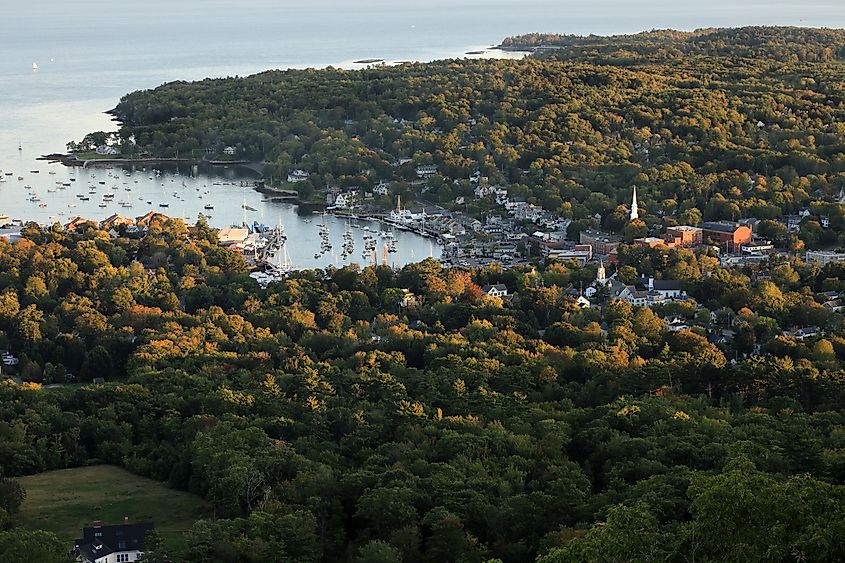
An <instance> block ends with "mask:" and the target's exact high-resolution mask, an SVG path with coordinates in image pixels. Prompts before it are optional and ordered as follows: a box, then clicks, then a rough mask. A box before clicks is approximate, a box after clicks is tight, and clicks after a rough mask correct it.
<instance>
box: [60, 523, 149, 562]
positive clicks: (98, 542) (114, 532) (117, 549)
mask: <svg viewBox="0 0 845 563" xmlns="http://www.w3.org/2000/svg"><path fill="white" fill-rule="evenodd" d="M153 530H155V525H154V524H153V523H152V522H140V523H137V524H118V525H115V526H103V525H102V524H100V523H99V522H95V523H94V525H93V526H89V527H86V528H83V529H82V537H81V538H79V539H77V540H76V543H75V545H74V547H73V550H72V551H71V555H73V557H75V559H76V561H78V562H79V563H132V562H134V561H137V560H138V559H139V558H140V557H141V554H142V553H143V547H144V538H145V536H146V534H147V532H151V531H153Z"/></svg>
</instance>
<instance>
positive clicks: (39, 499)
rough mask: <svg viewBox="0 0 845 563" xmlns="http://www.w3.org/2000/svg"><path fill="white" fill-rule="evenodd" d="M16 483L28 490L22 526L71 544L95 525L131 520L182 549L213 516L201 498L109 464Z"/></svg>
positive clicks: (20, 515)
mask: <svg viewBox="0 0 845 563" xmlns="http://www.w3.org/2000/svg"><path fill="white" fill-rule="evenodd" d="M18 481H19V482H20V483H21V485H23V487H24V488H25V489H26V500H24V502H23V505H22V506H21V511H20V514H19V515H18V517H17V518H18V520H19V521H20V523H21V524H22V525H24V526H26V527H28V528H39V529H42V530H49V531H51V532H53V533H55V534H56V535H57V536H59V538H60V539H62V540H64V541H67V542H68V543H70V542H72V541H73V540H74V539H75V538H77V537H79V536H80V535H81V533H82V528H83V527H84V526H90V525H91V522H93V521H94V520H101V521H102V522H103V524H119V523H121V522H123V518H124V517H128V518H129V521H130V522H139V521H152V522H154V523H155V526H156V530H157V531H159V532H162V535H163V536H164V537H165V540H166V541H167V543H168V544H169V545H170V546H171V547H173V548H176V549H179V548H180V547H181V546H182V543H183V541H182V540H183V538H182V532H184V531H185V530H187V529H188V528H190V526H191V524H193V523H194V521H196V520H198V519H200V518H207V517H209V516H210V515H211V509H210V507H209V506H208V504H207V503H206V502H205V501H204V500H203V499H202V498H200V497H198V496H196V495H192V494H190V493H186V492H183V491H176V490H173V489H170V488H168V487H167V486H166V485H164V484H162V483H159V482H158V481H153V480H151V479H145V478H144V477H138V476H137V475H133V474H132V473H129V472H128V471H126V470H124V469H120V468H119V467H114V466H111V465H97V466H93V467H79V468H76V469H62V470H59V471H49V472H47V473H39V474H38V475H30V476H29V477H20V478H18Z"/></svg>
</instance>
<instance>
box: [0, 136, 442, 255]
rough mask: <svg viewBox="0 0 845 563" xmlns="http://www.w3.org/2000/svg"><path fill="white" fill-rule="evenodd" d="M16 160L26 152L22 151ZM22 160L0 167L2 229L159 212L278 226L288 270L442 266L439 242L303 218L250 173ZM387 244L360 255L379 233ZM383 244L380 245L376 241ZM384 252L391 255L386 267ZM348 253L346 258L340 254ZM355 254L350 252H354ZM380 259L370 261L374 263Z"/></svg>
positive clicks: (366, 223)
mask: <svg viewBox="0 0 845 563" xmlns="http://www.w3.org/2000/svg"><path fill="white" fill-rule="evenodd" d="M22 149H23V150H22V151H21V152H25V151H26V147H25V146H24V147H22ZM27 161H28V159H25V158H23V156H22V157H21V158H20V159H18V162H17V163H15V164H14V165H12V166H10V165H9V164H8V162H6V163H0V223H3V224H15V223H17V224H21V223H26V222H29V221H34V222H36V223H39V224H42V225H50V224H54V223H61V224H63V225H64V224H67V223H68V222H70V221H71V220H72V219H74V218H75V217H83V218H85V219H89V220H93V221H102V220H104V219H106V218H109V217H111V216H113V215H118V216H121V217H126V218H130V219H131V218H136V217H141V216H143V215H144V214H147V213H149V212H151V211H152V212H159V213H162V214H165V215H167V216H170V217H178V218H182V219H183V220H184V221H185V222H186V223H188V224H192V223H194V222H196V221H197V219H198V218H199V216H200V215H202V216H203V217H205V218H206V219H207V221H208V223H209V224H210V225H212V226H214V227H218V228H221V229H222V228H231V227H233V226H234V227H239V228H247V230H249V229H253V228H254V226H255V225H267V226H270V227H271V228H272V227H273V226H277V225H279V224H281V225H283V226H284V228H285V230H286V235H287V237H288V239H287V242H288V244H287V246H288V249H287V250H288V253H289V260H288V264H289V267H290V268H293V269H306V268H324V267H327V266H330V265H334V266H337V267H341V266H343V265H347V264H353V263H357V264H362V265H364V264H372V263H374V262H375V263H379V264H382V263H386V264H389V265H391V266H402V265H405V264H407V263H410V262H416V261H419V260H422V259H425V258H428V257H432V258H440V256H441V252H442V250H441V246H440V244H439V243H438V241H437V239H436V238H432V237H431V236H427V237H424V236H422V235H421V234H420V232H422V231H419V230H418V232H414V230H412V229H411V228H408V226H405V225H402V226H401V228H400V226H397V225H390V224H388V223H387V222H386V221H385V220H386V219H389V218H388V217H386V216H382V217H379V216H378V214H361V215H355V216H354V217H352V216H349V215H350V214H348V213H346V214H344V213H341V212H339V213H337V214H333V213H331V212H329V213H324V214H319V213H315V214H308V213H306V214H303V213H302V212H301V210H299V209H298V206H297V205H296V203H295V202H294V201H292V200H291V199H285V198H280V197H278V194H274V195H271V194H268V193H262V192H261V191H259V190H258V189H257V188H258V187H260V186H261V185H262V184H261V182H260V177H259V176H258V175H257V174H256V173H255V171H254V170H251V169H249V168H247V167H242V166H238V165H227V166H219V165H209V164H193V165H190V164H173V163H166V164H161V163H159V164H156V165H155V166H153V165H149V164H146V163H138V164H135V165H115V164H111V163H109V164H100V165H98V166H90V167H84V168H83V167H67V166H62V165H60V164H49V163H47V162H45V161H38V160H36V159H34V158H33V159H32V160H31V161H29V162H27ZM388 232H390V233H391V238H390V240H389V241H387V240H385V241H383V242H380V243H377V244H376V245H375V247H374V248H373V249H372V250H374V251H375V252H372V251H370V252H368V253H367V255H364V253H363V252H364V248H365V247H367V245H368V244H369V245H372V244H373V243H372V242H370V243H368V242H367V241H368V240H371V238H370V237H373V236H376V235H378V233H388ZM380 240H381V239H380ZM384 244H388V250H389V252H387V253H386V256H387V259H386V260H385V252H384ZM344 247H345V248H349V249H350V251H349V252H345V251H344ZM353 248H354V251H352V249H353ZM374 254H375V255H377V256H376V258H375V260H374V257H373V255H374Z"/></svg>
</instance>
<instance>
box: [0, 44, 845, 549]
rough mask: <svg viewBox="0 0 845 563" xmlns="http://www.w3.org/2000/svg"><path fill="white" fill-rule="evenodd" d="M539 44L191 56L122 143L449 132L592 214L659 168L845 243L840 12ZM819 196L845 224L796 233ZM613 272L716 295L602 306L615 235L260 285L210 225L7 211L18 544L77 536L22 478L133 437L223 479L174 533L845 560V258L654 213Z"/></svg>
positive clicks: (270, 160)
mask: <svg viewBox="0 0 845 563" xmlns="http://www.w3.org/2000/svg"><path fill="white" fill-rule="evenodd" d="M506 45H507V46H514V47H516V46H536V45H546V46H555V47H556V48H555V49H544V50H543V53H538V56H536V57H532V58H529V59H526V60H522V61H466V60H464V61H458V60H454V61H443V62H437V63H432V64H407V65H399V66H396V67H390V68H387V67H378V68H370V69H366V70H360V71H344V70H338V69H325V70H304V71H285V72H279V71H272V72H266V73H262V74H258V75H255V76H251V77H246V78H226V79H217V80H206V81H202V82H197V83H185V82H178V83H172V84H167V85H164V86H162V87H160V88H157V89H155V90H150V91H145V92H136V93H132V94H129V95H127V96H126V97H124V99H123V100H121V102H120V105H119V106H118V107H117V109H116V114H117V115H118V116H119V117H120V118H121V119H122V120H123V122H124V126H123V127H122V129H121V130H120V132H119V133H118V134H117V136H116V138H115V142H119V143H121V145H122V147H123V148H124V149H125V150H126V152H128V153H129V154H141V153H149V154H153V155H158V156H174V155H175V154H176V153H177V152H178V153H179V154H180V155H187V154H202V155H212V156H214V157H216V156H217V155H219V154H220V153H221V152H222V151H223V149H224V147H227V146H231V147H236V149H237V155H238V157H244V158H249V159H254V160H262V161H265V162H267V164H268V167H269V169H270V170H271V173H273V174H276V175H277V176H281V175H284V174H285V173H286V172H289V171H290V170H292V169H295V168H300V169H304V170H306V171H307V172H310V173H312V179H310V180H309V181H308V182H306V184H308V183H311V184H312V185H311V188H312V189H313V188H317V187H318V186H319V185H325V184H332V183H339V184H346V185H366V184H367V183H371V182H377V181H378V180H379V179H382V178H395V177H397V176H398V177H400V178H402V177H403V175H405V176H406V177H405V179H406V180H409V179H411V177H412V176H413V165H415V164H424V163H432V162H433V163H436V164H438V166H439V167H438V173H439V175H440V176H439V180H438V178H435V179H432V180H431V181H430V182H429V184H428V185H429V187H430V191H429V192H428V194H429V197H432V198H439V199H440V200H441V201H448V200H449V199H450V198H453V197H454V196H455V195H459V194H462V193H465V192H466V193H467V195H469V193H471V186H470V185H469V182H468V180H466V178H468V176H469V175H470V174H471V173H472V172H474V171H475V170H476V169H478V170H480V171H481V172H482V173H483V174H485V175H487V176H489V177H490V179H491V182H496V183H500V184H504V185H506V186H507V187H508V190H509V191H510V192H511V193H512V194H516V195H523V196H525V197H526V198H529V199H532V200H533V201H536V202H540V203H542V205H543V206H544V207H546V208H547V209H549V210H552V211H555V212H558V213H560V214H562V215H564V216H566V217H568V218H571V219H573V224H574V225H575V226H576V229H580V228H586V227H589V226H599V225H600V226H602V227H603V228H606V229H608V230H612V231H620V230H622V229H624V228H625V226H626V224H627V220H626V219H625V213H624V209H620V207H619V204H620V203H621V202H623V201H627V199H628V198H629V197H630V187H631V185H632V184H636V185H637V187H638V192H639V194H640V198H641V203H640V206H641V215H642V216H643V217H644V218H645V220H646V221H645V222H646V224H647V225H648V227H649V228H656V227H658V226H660V225H666V224H674V223H686V224H696V223H698V222H700V221H702V220H703V219H730V218H735V217H740V216H743V217H757V218H760V219H763V220H765V221H764V222H763V223H761V226H762V228H763V229H768V232H770V233H771V236H772V238H776V237H777V236H779V237H782V238H783V239H784V240H785V239H787V238H789V237H792V239H793V240H791V244H792V248H793V250H794V249H797V248H799V247H800V246H801V245H803V244H807V245H808V246H835V245H842V244H843V242H845V238H843V236H844V235H843V233H845V212H843V206H842V205H841V204H839V203H836V202H835V201H834V199H835V196H836V194H837V193H838V192H839V191H840V190H841V189H842V188H843V187H845V176H843V172H845V144H843V141H842V134H843V132H845V124H843V122H842V117H843V112H845V106H843V101H842V91H843V90H842V86H843V83H845V73H844V72H843V70H842V68H841V66H840V63H839V62H838V58H839V56H840V54H841V45H842V32H839V31H833V30H803V29H776V28H746V29H739V30H702V31H698V32H694V33H691V34H681V33H678V32H652V33H646V34H641V35H638V36H626V37H618V38H596V37H587V38H574V37H557V36H539V35H538V36H527V37H524V38H517V39H511V40H506ZM557 47H559V48H557ZM790 52H791V53H790ZM97 138H98V139H99V140H102V139H101V138H100V136H97ZM92 139H93V138H92ZM92 139H89V141H91V140H92ZM133 151H134V152H133ZM400 158H410V159H412V160H411V163H410V165H409V166H410V168H408V167H407V166H406V167H403V166H393V165H394V164H397V162H398V160H399V159H400ZM314 178H316V179H314ZM453 180H457V182H454V181H453ZM808 206H809V207H811V208H812V209H813V210H814V211H818V212H820V213H821V212H823V213H824V214H825V215H826V216H827V217H828V219H829V221H830V224H829V226H828V228H826V229H822V228H821V227H820V226H819V225H818V224H815V225H813V224H810V223H811V222H812V221H805V222H802V225H801V230H800V233H799V236H800V238H796V236H795V235H790V234H787V233H785V232H781V231H779V230H778V225H780V223H777V222H776V221H775V219H778V218H780V217H781V215H783V214H785V213H795V212H796V211H798V210H799V209H801V208H802V207H808ZM596 213H599V214H600V215H601V219H599V218H596V217H594V214H596ZM766 221H768V223H766ZM613 268H614V270H615V274H616V276H617V277H618V279H620V280H633V279H634V278H637V277H638V276H647V277H655V278H657V279H664V280H678V281H679V282H680V283H681V284H682V286H683V289H684V290H685V292H686V293H687V294H688V295H689V297H690V298H689V299H685V300H682V301H678V302H672V303H665V304H662V305H655V306H653V307H651V308H648V307H632V306H631V305H629V304H627V303H625V302H621V301H610V302H608V300H607V299H604V300H601V299H596V301H600V302H601V305H602V307H594V306H587V307H584V306H583V302H579V300H578V297H582V296H581V295H580V293H581V291H580V288H584V287H587V286H590V285H591V284H592V282H593V280H595V279H596V275H597V271H596V266H595V265H586V266H578V265H577V264H575V263H560V262H555V261H550V262H548V263H543V264H537V265H531V266H520V267H516V268H511V269H503V268H501V267H498V266H495V265H494V266H489V267H486V268H482V269H459V268H444V267H443V266H441V265H440V264H439V263H437V262H436V261H433V260H426V261H424V262H421V263H418V264H414V265H409V266H406V267H405V268H402V269H400V270H393V269H391V268H388V267H386V266H378V267H367V268H364V269H360V268H357V267H346V268H343V269H335V268H329V269H327V270H314V271H303V272H296V273H294V274H292V275H291V276H289V277H288V278H286V279H284V280H283V281H281V282H279V283H273V284H270V285H269V286H268V287H266V288H262V287H261V286H259V285H258V284H257V283H256V282H255V281H254V280H253V279H252V278H250V277H249V275H248V274H247V265H246V263H245V262H244V260H243V258H242V256H241V255H240V254H238V253H236V252H234V251H231V250H228V249H226V248H222V247H221V246H220V245H219V244H218V238H217V232H216V231H215V230H214V229H212V228H210V227H209V226H208V225H207V224H206V223H205V222H204V221H200V222H199V223H198V224H197V225H196V226H194V227H192V228H190V229H189V228H187V227H186V226H185V224H184V223H183V222H182V221H180V220H167V219H166V218H163V217H160V218H159V219H157V220H156V221H155V222H153V224H152V225H151V227H150V229H149V230H148V231H147V232H144V233H141V234H135V233H128V232H127V231H125V230H123V229H122V228H121V229H118V230H117V231H115V232H111V233H109V232H106V231H104V230H101V229H99V228H97V226H96V225H93V224H91V225H87V226H85V225H83V226H80V228H79V229H77V230H76V231H75V232H68V231H66V230H65V229H63V228H62V227H61V226H59V225H55V226H52V227H49V228H44V229H42V228H39V227H38V226H36V225H29V226H27V228H26V229H24V232H23V239H22V240H21V241H19V242H17V243H15V244H9V243H7V242H4V241H0V351H7V352H8V353H10V354H12V355H14V356H15V357H16V358H19V360H20V361H19V364H18V365H17V366H15V371H14V373H13V375H15V377H17V378H18V380H19V382H14V381H12V380H9V381H5V382H3V383H2V384H0V470H2V474H0V477H2V479H0V554H3V555H6V556H7V558H8V554H10V553H36V552H35V551H33V550H35V549H40V550H42V551H43V552H44V555H41V554H40V552H39V553H38V557H40V559H41V560H43V561H49V562H52V561H64V560H65V559H66V558H65V557H64V554H63V553H62V546H61V543H60V542H58V540H56V538H55V537H50V534H46V533H44V532H40V531H26V530H22V529H21V528H19V527H16V512H17V511H18V509H19V506H20V502H21V500H22V499H23V498H24V496H25V491H22V490H20V488H19V487H17V486H16V482H15V480H14V477H15V476H19V475H26V474H32V473H37V472H41V471H45V470H50V469H58V468H64V467H74V466H80V465H85V464H97V463H111V464H116V465H120V466H122V467H125V468H127V469H129V470H131V471H133V472H136V473H138V474H141V475H144V476H148V477H152V478H155V479H158V480H161V481H165V482H167V483H169V484H170V485H172V486H173V487H176V488H181V489H185V490H190V491H192V492H195V493H197V494H200V495H202V496H203V497H205V498H206V499H207V500H208V501H209V502H210V503H211V504H212V505H213V507H214V510H215V518H214V519H209V520H200V521H198V522H196V523H195V524H194V525H193V526H192V527H191V529H190V531H189V532H188V533H187V534H186V538H185V540H186V541H185V545H184V546H183V549H180V550H178V551H175V552H170V553H166V552H165V551H166V550H165V549H164V548H161V549H158V550H154V551H153V552H151V553H148V554H147V555H146V556H145V557H146V558H147V560H148V561H167V560H175V561H186V562H191V563H212V562H213V563H218V562H224V563H228V562H231V563H236V562H237V563H240V562H253V561H254V562H257V561H262V562H266V561H274V562H275V561H278V562H288V561H296V562H324V561H325V562H330V561H332V562H333V561H352V562H356V563H358V562H360V563H371V562H385V563H388V562H400V561H401V562H404V563H428V562H431V563H434V562H438V563H440V562H454V563H476V562H478V563H481V562H485V561H486V562H493V561H502V562H505V563H510V562H514V563H527V562H530V561H541V562H542V563H561V562H576V561H578V562H581V561H590V562H606V561H649V562H652V561H672V562H674V561H723V560H735V561H777V562H781V561H841V560H845V533H843V532H845V528H844V527H845V524H844V523H845V502H843V501H845V408H843V404H845V336H843V334H844V333H843V329H845V317H843V315H842V310H843V309H845V305H843V303H845V302H843V299H845V265H843V264H842V263H835V262H833V263H830V264H827V265H825V266H820V265H819V264H816V263H805V262H804V261H802V260H801V259H800V258H798V257H797V256H796V255H795V254H794V253H793V254H788V255H778V256H775V257H773V258H772V259H771V260H769V261H767V262H764V263H761V264H758V265H754V266H745V267H722V266H720V263H719V259H718V256H717V255H716V253H715V252H714V250H713V249H711V248H703V249H699V250H689V249H682V248H675V249H671V250H670V249H668V248H665V247H664V248H647V247H635V246H625V245H623V246H622V247H621V249H620V251H619V255H618V263H617V264H615V265H614V266H613ZM489 284H503V285H504V286H506V287H507V289H508V291H509V295H508V296H507V298H506V299H503V298H499V297H489V296H488V295H487V294H485V293H484V292H483V291H482V287H484V286H486V285H489ZM598 291H599V292H601V291H603V290H602V288H599V290H598ZM409 296H413V299H409ZM679 326H680V327H681V328H679ZM799 328H802V329H810V328H812V330H804V331H799V330H796V329H799ZM100 378H103V379H104V381H101V380H100ZM95 380H96V382H95ZM94 517H95V516H94V515H92V519H93V518H94ZM48 551H49V553H47V552H48Z"/></svg>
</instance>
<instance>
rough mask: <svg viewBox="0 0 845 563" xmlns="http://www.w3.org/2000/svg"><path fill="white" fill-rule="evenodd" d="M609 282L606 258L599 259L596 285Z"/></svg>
mask: <svg viewBox="0 0 845 563" xmlns="http://www.w3.org/2000/svg"><path fill="white" fill-rule="evenodd" d="M606 284H607V272H605V271H604V260H599V267H598V270H596V285H606Z"/></svg>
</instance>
